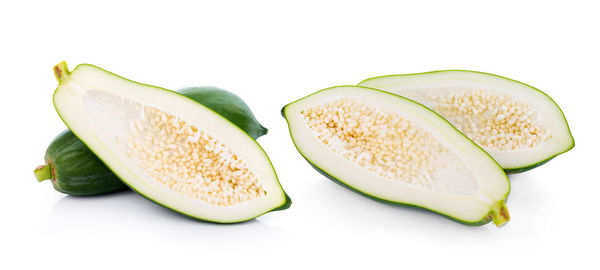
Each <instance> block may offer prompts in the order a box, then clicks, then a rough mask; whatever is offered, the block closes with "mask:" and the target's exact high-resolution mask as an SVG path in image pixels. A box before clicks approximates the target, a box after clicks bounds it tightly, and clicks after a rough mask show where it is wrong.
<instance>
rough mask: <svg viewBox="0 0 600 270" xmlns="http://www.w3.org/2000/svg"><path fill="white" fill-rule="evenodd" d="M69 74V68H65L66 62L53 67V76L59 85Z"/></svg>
mask: <svg viewBox="0 0 600 270" xmlns="http://www.w3.org/2000/svg"><path fill="white" fill-rule="evenodd" d="M69 74H71V72H70V71H69V67H68V66H67V62H65V61H62V62H60V63H58V64H57V65H56V66H54V76H55V77H56V80H57V81H58V82H59V83H60V82H61V81H62V80H63V79H64V78H65V77H67V76H68V75H69Z"/></svg>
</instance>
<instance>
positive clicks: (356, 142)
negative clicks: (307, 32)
mask: <svg viewBox="0 0 600 270" xmlns="http://www.w3.org/2000/svg"><path fill="white" fill-rule="evenodd" d="M282 114H283V116H284V118H285V119H286V121H287V123H288V126H289V131H290V135H291V137H292V141H293V143H294V145H295V146H296V148H297V149H298V151H299V152H300V154H301V155H302V156H303V157H304V158H305V159H306V160H307V161H308V162H309V163H310V164H311V165H312V166H313V167H314V168H315V169H316V170H317V171H318V172H319V173H321V174H323V175H325V176H326V177H327V178H329V179H331V180H333V181H334V182H336V183H338V184H340V185H342V186H344V187H346V188H349V189H351V190H353V191H355V192H358V193H359V194H361V195H364V196H366V197H368V198H371V199H375V200H377V201H381V202H385V203H389V204H399V205H409V206H416V207H420V208H424V209H427V210H430V211H433V212H436V213H439V214H442V215H444V216H446V217H448V218H450V219H452V220H454V221H458V222H460V223H463V224H467V225H483V224H486V223H488V222H490V221H493V222H494V224H496V225H497V226H501V225H503V224H505V223H506V222H508V220H509V219H510V216H509V214H508V210H507V208H506V205H505V201H506V198H507V196H508V193H509V191H510V184H509V182H508V177H507V176H506V174H505V172H504V171H503V170H502V168H501V167H500V166H499V165H498V163H496V161H494V159H492V158H491V157H490V156H489V155H488V154H487V153H486V152H485V151H483V150H482V149H481V148H480V147H479V146H477V145H476V144H475V143H473V142H472V141H471V140H469V139H468V138H467V137H465V135H463V134H462V133H461V132H459V131H458V130H457V129H456V128H455V127H454V126H452V125H451V124H450V123H449V122H448V121H446V120H445V119H444V118H442V117H441V116H439V115H438V114H437V113H435V112H433V111H431V110H430V109H428V108H426V107H425V106H423V105H421V104H419V103H417V102H414V101H412V100H409V99H407V98H404V97H401V96H398V95H395V94H391V93H388V92H385V91H381V90H377V89H373V88H367V87H360V86H337V87H331V88H327V89H324V90H321V91H318V92H316V93H314V94H311V95H309V96H306V97H304V98H302V99H300V100H297V101H294V102H292V103H290V104H288V105H286V106H285V107H284V108H283V109H282Z"/></svg>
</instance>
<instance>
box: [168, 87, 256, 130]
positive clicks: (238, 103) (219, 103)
mask: <svg viewBox="0 0 600 270" xmlns="http://www.w3.org/2000/svg"><path fill="white" fill-rule="evenodd" d="M178 92H179V93H181V94H183V95H185V96H187V97H190V98H192V99H194V100H195V101H197V102H199V103H201V104H202V105H204V106H206V107H208V108H210V109H212V110H213V111H215V112H216V113H218V114H220V115H222V116H223V117H225V118H227V120H229V121H230V122H232V123H234V124H236V125H237V126H238V127H240V128H241V129H243V130H244V131H246V133H248V135H250V137H252V138H254V139H257V138H258V137H260V136H263V135H265V134H267V132H268V130H267V128H265V127H264V126H262V125H261V124H260V123H259V122H258V121H257V120H256V118H255V117H254V114H253V113H252V111H251V110H250V108H249V107H248V105H247V104H246V103H245V102H244V101H243V100H242V99H241V98H240V97H238V96H237V95H236V94H234V93H231V92H229V91H226V90H223V89H220V88H217V87H213V86H204V87H188V88H184V89H181V90H179V91H178Z"/></svg>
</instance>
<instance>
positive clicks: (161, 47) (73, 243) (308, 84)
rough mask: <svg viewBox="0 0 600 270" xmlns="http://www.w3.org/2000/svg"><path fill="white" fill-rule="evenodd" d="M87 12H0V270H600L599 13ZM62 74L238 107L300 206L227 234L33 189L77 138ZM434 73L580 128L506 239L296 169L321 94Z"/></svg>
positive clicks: (437, 8) (108, 201)
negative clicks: (221, 91)
mask: <svg viewBox="0 0 600 270" xmlns="http://www.w3.org/2000/svg"><path fill="white" fill-rule="evenodd" d="M84 2H85V1H70V2H67V1H58V0H53V1H40V2H28V1H2V4H0V40H1V42H0V60H1V61H0V77H1V82H2V84H1V91H2V93H1V97H0V102H1V106H0V110H1V115H2V132H1V133H0V137H1V138H0V144H1V145H0V149H1V152H0V153H1V155H0V164H1V165H0V166H1V175H2V188H0V207H1V211H2V217H3V218H2V222H1V223H0V226H1V229H0V234H1V235H0V236H1V238H0V249H2V253H1V254H2V255H1V256H0V258H1V259H0V268H2V269H25V268H28V269H121V268H126V267H129V268H131V269H134V268H141V267H145V268H149V269H159V268H163V269H176V267H182V268H181V269H184V268H183V267H185V269H222V268H234V267H244V268H265V269H271V268H272V269H275V268H280V269H281V268H291V269H296V268H303V269H313V268H315V269H320V268H324V267H329V268H330V269H341V268H352V269H355V268H365V269H372V268H375V267H382V268H385V269H415V268H433V267H437V268H445V269H451V268H461V269H471V268H479V269H481V268H486V269H509V268H522V267H535V269H541V268H542V267H556V268H559V267H560V268H568V269H583V268H587V269H590V268H595V267H597V258H596V257H597V255H598V246H597V244H598V241H599V240H600V237H599V233H598V226H599V223H598V221H599V220H600V219H599V218H598V205H600V204H599V202H598V201H599V200H598V198H599V190H600V177H598V173H597V170H596V169H597V168H598V161H599V159H598V151H600V147H599V143H598V136H599V135H598V134H599V132H600V129H599V128H598V126H599V125H600V120H599V115H600V114H599V113H598V108H599V106H598V100H599V98H600V94H598V93H599V92H600V89H599V85H600V84H599V81H600V75H599V68H598V67H599V65H598V63H599V62H600V56H599V50H600V42H599V32H600V31H599V26H600V19H599V15H598V11H599V8H598V7H597V6H594V4H597V3H595V2H597V1H498V2H497V3H495V4H492V3H489V4H484V3H483V2H485V1H439V2H429V1H405V2H403V1H389V2H381V1H298V3H295V4H292V3H288V2H287V1H257V0H254V1H239V2H234V1H207V2H201V1H196V2H191V3H188V4H183V3H176V1H144V2H140V3H127V2H126V1H100V2H98V3H95V4H93V3H84ZM61 60H66V61H67V62H68V63H69V64H70V66H71V67H74V66H75V65H77V64H79V63H91V64H95V65H98V66H100V67H103V68H105V69H108V70H110V71H113V72H115V73H117V74H120V75H122V76H124V77H127V78H130V79H133V80H136V81H140V82H144V83H148V84H153V85H159V86H162V87H166V88H170V89H178V88H180V87H183V86H191V85H215V86H219V87H222V88H225V89H229V90H231V91H233V92H235V93H237V94H238V95H240V96H241V97H242V98H244V99H245V100H246V101H247V103H248V104H249V105H250V107H251V108H252V109H253V111H254V113H255V115H256V116H257V118H258V119H259V120H260V121H261V122H262V123H263V124H264V125H265V126H267V127H268V128H269V134H268V135H267V136H265V137H262V138H260V139H259V143H260V144H261V145H262V146H263V147H264V149H265V150H266V152H267V153H268V154H269V156H270V158H271V159H272V161H273V163H274V166H275V168H276V170H277V173H278V175H279V178H280V181H281V183H282V185H283V187H284V188H285V190H286V191H287V192H288V193H289V195H290V196H291V197H292V199H293V202H294V203H293V205H292V207H291V208H290V209H289V210H286V211H281V212H273V213H269V214H266V215H264V216H262V217H259V218H258V219H256V220H254V221H250V222H247V223H243V224H238V225H228V226H224V225H215V224H206V223H199V222H195V221H192V220H189V219H186V218H184V217H181V216H179V215H175V214H173V213H171V212H170V211H167V210H165V209H162V208H161V207H159V206H157V205H154V204H152V203H151V202H149V201H147V200H145V199H142V198H141V197H140V196H137V195H136V194H134V193H132V192H126V193H121V194H115V195H109V196H100V197H93V198H76V197H69V196H65V195H63V194H60V193H57V192H55V191H54V190H53V189H52V187H51V184H50V182H44V183H41V184H38V183H37V182H36V180H35V179H34V176H33V173H32V170H33V169H34V167H35V166H36V165H39V164H41V163H42V162H43V154H44V150H45V148H46V146H47V145H48V143H49V142H50V141H51V140H52V138H54V136H55V135H56V134H58V133H59V132H60V131H61V130H63V129H64V128H65V126H64V124H63V123H62V122H61V120H60V119H59V118H58V116H57V115H56V113H55V111H54V108H53V105H52V99H51V96H52V92H53V90H54V89H55V87H56V85H57V83H56V81H55V79H54V75H53V73H52V67H53V65H55V64H57V63H58V62H60V61H61ZM439 69H471V70H478V71H485V72H490V73H495V74H499V75H503V76H506V77H509V78H513V79H516V80H520V81H523V82H525V83H528V84H531V85H533V86H535V87H537V88H539V89H542V90H543V91H545V92H546V93H547V94H549V95H550V96H551V97H552V98H554V100H556V102H557V103H558V104H559V105H560V106H561V108H562V109H563V111H564V112H565V115H566V117H567V120H568V121H569V124H570V126H571V130H572V132H573V135H574V137H575V141H576V147H575V148H574V149H573V150H571V151H570V152H568V153H566V154H564V155H561V156H559V157H557V158H555V159H554V160H552V161H551V162H550V163H548V164H546V165H544V166H542V167H540V168H537V169H535V170H533V171H530V172H527V173H523V174H519V175H512V176H510V181H511V185H512V192H511V194H510V198H509V200H508V207H509V210H510V213H511V215H512V220H511V221H510V223H508V224H507V225H506V226H505V227H503V228H501V229H497V228H496V227H494V226H493V225H492V224H488V225H486V226H482V227H468V226H464V225H461V224H458V223H455V222H452V221H450V220H448V219H446V218H444V217H441V216H438V215H435V214H431V213H428V212H424V211H419V210H414V209H408V208H403V207H393V206H388V205H383V204H380V203H377V202H374V201H371V200H368V199H366V198H363V197H360V196H359V195H356V194H354V193H352V192H350V191H348V190H346V189H344V188H342V187H340V186H337V185H336V184H334V183H333V182H330V181H329V180H327V179H326V178H324V177H323V176H321V175H320V174H318V173H317V172H316V171H314V170H313V169H312V168H311V167H310V166H309V165H308V164H307V163H306V162H305V161H304V160H303V159H302V158H301V156H300V155H299V154H298V153H297V151H296V150H295V149H294V147H293V145H292V142H291V140H290V138H289V134H288V132H287V125H286V123H285V121H284V119H283V118H282V117H281V116H280V112H279V111H280V109H281V107H282V106H283V105H285V104H286V103H288V102H291V101H293V100H295V99H298V98H300V97H303V96H305V95H307V94H309V93H311V92H314V91H317V90H320V89H322V88H325V87H329V86H334V85H341V84H356V83H358V82H359V81H361V80H362V79H365V78H369V77H373V76H378V75H388V74H395V73H413V72H422V71H431V70H439ZM596 269H597V268H596Z"/></svg>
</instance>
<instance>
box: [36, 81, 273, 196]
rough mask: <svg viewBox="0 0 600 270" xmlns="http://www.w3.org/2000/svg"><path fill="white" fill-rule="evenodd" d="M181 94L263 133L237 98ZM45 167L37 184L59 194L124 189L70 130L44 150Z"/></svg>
mask: <svg viewBox="0 0 600 270" xmlns="http://www.w3.org/2000/svg"><path fill="white" fill-rule="evenodd" d="M179 92H180V93H182V94H183V95H185V96H187V97H189V98H191V99H193V100H195V101H196V102H199V103H201V104H202V105H204V106H206V107H208V108H210V109H211V110H213V111H215V112H217V113H218V114H220V115H222V116H223V117H225V118H227V120H229V121H231V122H232V123H234V124H235V125H237V126H238V127H239V128H241V129H242V130H244V131H245V132H246V133H248V135H250V137H252V138H254V139H256V138H258V137H260V136H263V135H265V134H267V128H265V127H263V126H262V125H261V124H260V123H259V122H258V121H257V120H256V118H255V117H254V114H253V113H252V111H251V110H250V108H249V107H248V105H246V103H245V102H244V101H243V100H242V99H241V98H240V97H238V96H237V95H235V94H233V93H231V92H229V91H226V90H223V89H220V88H217V87H212V86H204V87H189V88H185V89H182V90H180V91H179ZM44 160H45V161H46V164H44V165H41V166H38V167H37V168H36V169H35V170H34V173H35V176H36V178H37V179H38V181H40V182H41V181H43V180H47V179H50V180H51V182H52V186H53V187H54V189H56V190H57V191H59V192H62V193H66V194H69V195H76V196H89V195H100V194H106V193H111V192H116V191H121V190H126V189H127V186H126V185H125V184H123V182H121V180H120V179H119V178H118V177H117V176H115V175H114V174H113V173H112V172H111V171H110V169H109V168H108V167H106V165H104V163H102V162H101V161H100V160H99V159H98V158H97V157H96V156H95V155H94V153H93V152H92V151H90V149H89V148H88V147H87V146H86V145H85V144H84V143H83V142H81V140H79V139H78V138H77V137H76V136H75V135H74V134H73V133H72V132H71V131H70V130H68V129H67V130H65V131H63V132H62V133H61V134H59V135H58V136H57V137H56V138H55V139H54V140H53V141H52V142H51V143H50V145H49V146H48V148H47V149H46V154H45V155H44Z"/></svg>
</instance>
